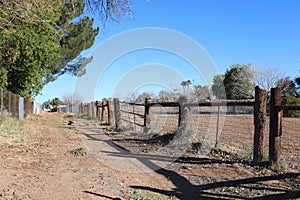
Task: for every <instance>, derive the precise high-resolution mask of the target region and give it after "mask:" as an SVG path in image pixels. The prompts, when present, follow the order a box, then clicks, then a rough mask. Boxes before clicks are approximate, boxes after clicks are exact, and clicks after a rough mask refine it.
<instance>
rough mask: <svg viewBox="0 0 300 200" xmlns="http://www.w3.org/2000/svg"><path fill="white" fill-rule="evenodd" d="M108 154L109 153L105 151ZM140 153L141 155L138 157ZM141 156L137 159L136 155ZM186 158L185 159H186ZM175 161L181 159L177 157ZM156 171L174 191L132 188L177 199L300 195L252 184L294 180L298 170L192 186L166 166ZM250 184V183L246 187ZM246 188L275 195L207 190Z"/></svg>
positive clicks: (157, 158) (142, 160)
mask: <svg viewBox="0 0 300 200" xmlns="http://www.w3.org/2000/svg"><path fill="white" fill-rule="evenodd" d="M106 153H109V152H106ZM110 155H111V156H118V157H122V156H124V157H130V155H131V157H132V158H135V159H138V160H139V161H140V162H142V163H143V164H145V165H146V166H148V167H150V168H152V169H154V168H155V167H156V168H157V166H155V164H154V163H153V162H151V161H150V160H161V159H162V158H160V157H155V156H153V155H152V156H149V160H148V159H147V160H145V156H141V155H136V154H126V155H124V154H122V153H115V152H114V153H110ZM140 156H141V157H140ZM139 157H140V158H139ZM185 161H187V160H185ZM176 162H182V161H180V159H179V160H177V161H176ZM222 162H223V161H220V160H215V159H209V158H203V159H202V158H199V159H198V160H197V164H208V163H209V164H210V163H222ZM156 173H158V174H161V175H163V176H165V177H166V178H168V179H169V180H170V181H171V182H172V183H173V184H174V185H175V186H176V189H174V190H170V191H167V190H160V189H157V188H150V187H142V186H136V185H133V186H131V188H133V189H141V190H148V191H151V192H156V193H160V194H163V195H167V196H170V197H171V196H175V197H178V198H179V199H208V200H210V199H211V200H217V199H228V198H231V199H298V198H300V190H282V189H276V188H273V187H271V186H267V185H265V186H264V187H261V188H260V187H255V186H253V185H251V184H260V183H261V182H266V181H275V180H277V181H279V180H284V179H291V178H292V179H295V178H297V177H299V176H300V173H287V174H279V175H274V176H264V177H253V178H246V179H237V180H230V181H221V182H215V183H210V184H203V185H193V184H192V183H190V181H189V180H187V179H186V178H185V177H183V176H182V175H180V174H178V173H176V172H174V171H171V170H167V169H163V168H161V169H159V170H157V171H156ZM247 184H249V186H247ZM240 186H242V187H244V188H246V187H248V188H247V189H249V190H265V191H268V190H269V191H272V192H274V193H275V194H267V195H263V196H258V197H255V198H254V197H253V198H247V197H244V196H243V195H239V194H224V193H223V194H222V193H218V192H217V193H216V192H214V191H208V190H214V189H218V188H224V187H226V188H229V187H240Z"/></svg>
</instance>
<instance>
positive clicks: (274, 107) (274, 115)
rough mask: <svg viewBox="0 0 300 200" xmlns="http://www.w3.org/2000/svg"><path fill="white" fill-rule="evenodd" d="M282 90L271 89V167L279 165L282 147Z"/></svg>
mask: <svg viewBox="0 0 300 200" xmlns="http://www.w3.org/2000/svg"><path fill="white" fill-rule="evenodd" d="M281 101H282V99H281V89H280V88H279V87H276V88H272V89H271V99H270V128H269V131H270V132H269V161H270V165H273V164H277V163H278V161H279V158H280V146H281V135H282V114H283V111H282V110H281V111H280V110H279V109H278V106H281Z"/></svg>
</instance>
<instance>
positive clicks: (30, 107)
mask: <svg viewBox="0 0 300 200" xmlns="http://www.w3.org/2000/svg"><path fill="white" fill-rule="evenodd" d="M37 107H38V105H37V104H36V103H35V102H34V101H31V100H27V99H25V98H23V97H21V96H19V95H17V94H14V93H12V92H10V91H7V90H5V89H2V88H1V89H0V113H1V114H7V115H9V116H11V117H15V118H18V119H20V120H23V119H24V118H25V117H26V116H27V115H29V114H32V113H35V114H38V113H37V112H38V110H37Z"/></svg>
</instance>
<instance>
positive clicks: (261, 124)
mask: <svg viewBox="0 0 300 200" xmlns="http://www.w3.org/2000/svg"><path fill="white" fill-rule="evenodd" d="M266 117H267V92H266V90H265V89H264V88H263V87H261V86H256V87H255V104H254V144H253V145H254V146H253V163H254V164H261V163H262V161H263V157H264V135H265V130H266V129H265V126H266Z"/></svg>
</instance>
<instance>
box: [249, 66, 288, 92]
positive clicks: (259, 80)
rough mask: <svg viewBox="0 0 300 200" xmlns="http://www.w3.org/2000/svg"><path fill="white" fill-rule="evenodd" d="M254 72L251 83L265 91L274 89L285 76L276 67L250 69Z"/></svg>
mask: <svg viewBox="0 0 300 200" xmlns="http://www.w3.org/2000/svg"><path fill="white" fill-rule="evenodd" d="M252 71H253V72H254V76H253V82H254V83H255V85H261V86H263V87H264V88H265V89H266V90H267V91H270V90H271V88H273V87H276V86H277V83H278V81H279V80H281V79H284V78H285V75H284V73H283V72H281V71H279V69H278V68H277V67H271V66H267V67H262V66H260V65H257V66H254V67H252Z"/></svg>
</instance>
